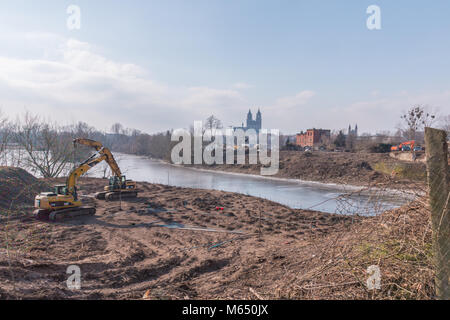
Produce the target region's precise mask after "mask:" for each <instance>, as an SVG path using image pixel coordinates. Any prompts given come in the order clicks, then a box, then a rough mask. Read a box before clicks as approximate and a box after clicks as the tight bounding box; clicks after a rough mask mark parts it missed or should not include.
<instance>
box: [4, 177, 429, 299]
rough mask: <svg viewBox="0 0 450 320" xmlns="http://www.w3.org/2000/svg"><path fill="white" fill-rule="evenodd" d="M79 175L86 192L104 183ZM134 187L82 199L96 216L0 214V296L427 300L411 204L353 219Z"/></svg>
mask: <svg viewBox="0 0 450 320" xmlns="http://www.w3.org/2000/svg"><path fill="white" fill-rule="evenodd" d="M80 182H81V187H82V188H81V192H82V193H83V194H84V195H90V194H92V193H93V192H95V191H98V190H99V189H101V188H102V186H103V185H104V184H105V181H104V180H101V179H87V178H84V179H81V181H80ZM139 187H140V190H141V192H140V194H139V197H138V198H137V199H133V200H127V201H122V202H119V201H117V202H104V201H99V200H92V199H91V201H94V203H95V206H96V207H97V213H96V215H95V216H93V217H85V218H78V219H73V220H70V221H65V222H61V223H48V222H40V221H35V220H34V219H32V218H30V217H29V215H25V214H23V213H25V212H26V210H28V209H26V208H23V209H22V210H23V211H22V214H16V215H14V216H12V217H11V218H9V219H7V218H6V217H4V218H3V220H2V224H1V226H2V229H1V230H0V232H1V235H2V246H1V248H0V299H14V298H18V299H73V298H76V299H142V298H143V297H144V296H145V298H146V299H257V298H263V299H371V298H374V299H403V298H406V299H411V298H412V299H417V298H419V299H426V298H429V297H431V294H432V290H433V288H432V284H431V283H432V271H431V269H430V268H429V261H428V260H429V254H428V253H427V252H425V251H426V250H425V249H423V248H427V246H428V245H429V242H430V234H429V233H430V230H429V216H427V214H426V213H424V212H423V206H421V205H420V204H419V205H418V204H413V205H411V206H408V207H404V208H401V209H398V210H394V211H392V212H388V213H385V214H383V215H382V216H381V217H378V218H360V217H350V216H338V215H333V214H325V213H320V212H314V211H304V210H293V209H290V208H288V207H285V206H282V205H280V204H277V203H273V202H270V201H267V200H263V199H259V198H255V197H250V196H245V195H239V194H233V193H227V192H220V191H207V190H193V189H182V188H177V187H170V186H163V185H154V184H148V183H139ZM29 205H31V204H29ZM221 208H223V210H221ZM28 212H31V207H30V209H29V211H28ZM405 219H409V220H408V221H409V222H411V221H413V222H414V223H408V224H405V223H404V221H406V220H405ZM405 237H406V238H405ZM3 239H4V240H3ZM405 239H406V240H405ZM417 239H420V240H417ZM416 240H417V241H416ZM416 242H420V244H417V243H416ZM399 243H401V244H402V245H401V246H399ZM380 248H381V249H380ZM415 248H422V249H420V250H418V251H417V249H415ZM415 250H416V251H415ZM391 252H394V254H391ZM405 257H406V258H405ZM373 264H377V265H380V266H381V268H382V270H383V272H382V275H383V277H384V278H383V281H384V282H383V287H382V290H379V291H376V292H375V291H368V290H367V288H366V280H365V279H366V278H367V274H366V269H367V267H368V266H370V265H373ZM70 265H77V266H79V267H80V269H81V289H80V290H70V289H68V287H67V285H66V280H67V278H68V277H69V275H68V274H66V270H67V268H68V266H70Z"/></svg>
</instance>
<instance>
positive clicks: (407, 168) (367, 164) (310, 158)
mask: <svg viewBox="0 0 450 320" xmlns="http://www.w3.org/2000/svg"><path fill="white" fill-rule="evenodd" d="M187 166H188V167H194V168H201V169H206V170H217V171H224V172H235V173H245V174H253V175H260V168H261V166H260V165H259V164H258V165H250V164H243V165H226V164H223V165H194V166H190V165H187ZM272 177H278V178H286V179H298V180H302V181H312V182H322V183H336V184H341V185H355V186H369V185H384V186H388V185H389V186H391V187H392V188H396V189H409V188H410V186H411V184H414V185H417V184H418V185H421V186H423V185H424V183H425V181H426V167H425V164H424V163H422V162H417V163H414V162H408V161H402V160H398V159H395V158H393V157H390V156H389V154H380V153H344V152H312V153H309V152H300V151H281V152H280V167H279V171H278V173H277V174H276V175H274V176H272Z"/></svg>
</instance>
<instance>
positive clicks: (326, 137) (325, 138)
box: [296, 129, 331, 147]
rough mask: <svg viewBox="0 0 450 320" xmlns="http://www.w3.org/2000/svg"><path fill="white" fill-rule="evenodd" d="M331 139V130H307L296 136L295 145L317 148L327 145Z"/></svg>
mask: <svg viewBox="0 0 450 320" xmlns="http://www.w3.org/2000/svg"><path fill="white" fill-rule="evenodd" d="M330 138H331V130H325V129H308V130H307V131H306V132H303V131H302V132H300V133H298V134H297V141H296V144H297V145H298V146H300V147H318V146H320V145H322V144H324V143H328V142H329V141H330Z"/></svg>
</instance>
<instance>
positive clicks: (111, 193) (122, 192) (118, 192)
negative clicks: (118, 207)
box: [73, 138, 137, 200]
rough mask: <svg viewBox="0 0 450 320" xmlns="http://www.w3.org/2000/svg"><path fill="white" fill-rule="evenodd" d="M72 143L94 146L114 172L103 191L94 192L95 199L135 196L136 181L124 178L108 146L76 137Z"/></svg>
mask: <svg viewBox="0 0 450 320" xmlns="http://www.w3.org/2000/svg"><path fill="white" fill-rule="evenodd" d="M73 143H74V145H77V144H81V145H85V146H88V147H92V148H94V149H95V150H96V151H97V152H98V154H100V155H101V156H102V157H104V159H105V161H106V162H107V163H108V165H109V167H110V168H111V171H112V172H113V174H114V176H112V177H111V178H110V182H109V185H108V186H106V187H105V188H104V191H102V192H97V193H96V194H95V197H96V198H97V199H99V200H104V199H106V200H113V199H116V198H118V197H119V198H122V197H127V198H135V197H136V196H137V190H136V182H134V181H131V180H127V179H126V177H125V176H124V175H123V174H122V171H121V170H120V168H119V165H118V164H117V162H116V160H115V159H114V156H113V155H112V153H111V151H110V150H109V149H108V148H106V147H104V146H103V145H102V144H101V143H100V142H98V141H94V140H91V139H84V138H78V139H75V140H74V141H73Z"/></svg>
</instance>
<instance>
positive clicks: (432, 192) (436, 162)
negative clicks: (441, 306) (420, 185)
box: [425, 128, 450, 300]
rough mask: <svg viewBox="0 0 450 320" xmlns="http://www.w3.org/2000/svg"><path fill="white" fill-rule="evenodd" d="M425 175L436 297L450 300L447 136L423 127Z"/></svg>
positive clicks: (449, 189) (449, 188)
mask: <svg viewBox="0 0 450 320" xmlns="http://www.w3.org/2000/svg"><path fill="white" fill-rule="evenodd" d="M425 144H426V156H427V176H428V188H429V189H428V190H429V199H430V200H429V201H430V208H431V221H432V227H433V255H434V263H435V268H436V278H435V282H436V297H437V298H438V299H442V300H449V299H450V287H449V282H450V281H449V277H450V214H449V207H450V205H449V195H450V193H449V191H450V187H449V176H448V158H447V157H448V155H447V154H448V146H447V134H446V133H445V131H443V130H438V129H432V128H425Z"/></svg>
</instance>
